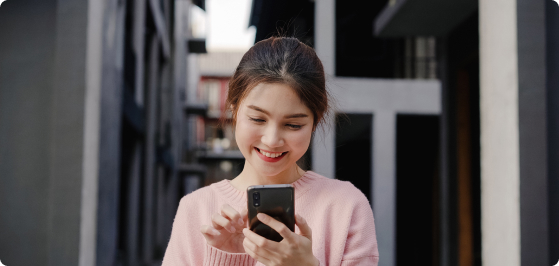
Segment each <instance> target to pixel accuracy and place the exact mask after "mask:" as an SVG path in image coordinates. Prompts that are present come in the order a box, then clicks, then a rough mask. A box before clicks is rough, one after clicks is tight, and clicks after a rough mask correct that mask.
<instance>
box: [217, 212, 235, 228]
mask: <svg viewBox="0 0 559 266" xmlns="http://www.w3.org/2000/svg"><path fill="white" fill-rule="evenodd" d="M212 225H213V226H214V228H216V229H217V230H224V229H225V230H227V231H228V232H229V233H235V232H236V231H237V229H235V227H234V226H233V225H232V224H231V221H229V220H228V219H226V218H225V217H223V216H221V215H219V214H217V213H214V215H212Z"/></svg>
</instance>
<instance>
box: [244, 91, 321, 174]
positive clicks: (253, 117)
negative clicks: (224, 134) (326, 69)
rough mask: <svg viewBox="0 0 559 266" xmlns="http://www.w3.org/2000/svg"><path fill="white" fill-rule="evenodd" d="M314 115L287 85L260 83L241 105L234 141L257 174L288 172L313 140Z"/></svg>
mask: <svg viewBox="0 0 559 266" xmlns="http://www.w3.org/2000/svg"><path fill="white" fill-rule="evenodd" d="M312 131H313V115H312V112H311V110H309V108H308V107H307V106H305V105H304V104H303V103H302V102H301V100H300V99H299V97H298V96H297V94H296V93H295V91H293V89H291V87H289V86H287V85H285V84H279V83H272V84H268V83H260V84H258V85H257V86H256V87H254V88H253V89H252V90H251V91H250V93H249V94H248V95H247V97H246V98H245V99H244V100H243V101H242V102H241V105H240V107H239V111H238V113H237V123H236V130H235V138H236V140H237V145H238V146H239V149H240V150H241V152H242V153H243V155H244V157H245V159H246V162H245V164H247V163H248V165H245V167H247V166H248V167H251V168H252V170H254V171H255V172H256V173H257V174H259V175H263V176H268V177H272V176H277V175H279V174H282V173H289V172H287V171H288V170H290V169H291V170H292V168H293V167H296V162H297V160H299V158H301V157H302V156H303V154H305V152H306V151H307V149H308V147H309V143H310V141H311V135H312Z"/></svg>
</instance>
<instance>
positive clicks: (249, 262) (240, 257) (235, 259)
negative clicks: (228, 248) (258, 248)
mask: <svg viewBox="0 0 559 266" xmlns="http://www.w3.org/2000/svg"><path fill="white" fill-rule="evenodd" d="M254 264H256V260H254V259H253V258H252V257H251V256H250V255H248V254H246V253H229V252H225V251H223V250H220V249H217V248H214V247H212V246H210V245H208V244H206V256H205V257H204V266H220V265H231V266H253V265H254Z"/></svg>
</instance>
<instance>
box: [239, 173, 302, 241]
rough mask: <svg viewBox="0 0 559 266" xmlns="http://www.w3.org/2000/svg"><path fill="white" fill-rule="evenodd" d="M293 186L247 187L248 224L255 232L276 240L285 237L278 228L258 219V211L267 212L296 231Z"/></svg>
mask: <svg viewBox="0 0 559 266" xmlns="http://www.w3.org/2000/svg"><path fill="white" fill-rule="evenodd" d="M294 198H295V197H294V190H293V186H292V185H289V184H286V185H260V186H250V187H248V188H247V203H248V225H249V228H250V230H252V231H253V232H255V233H257V234H259V235H261V236H263V237H265V238H267V239H270V240H273V241H276V242H280V241H281V240H282V239H283V237H282V236H281V235H280V234H279V233H278V232H276V230H274V229H272V228H271V227H269V226H267V225H265V224H263V223H262V222H260V220H258V218H257V217H256V215H257V214H258V213H265V214H268V215H270V217H272V218H274V219H276V220H278V221H280V222H282V223H283V224H285V225H286V226H287V227H288V228H289V229H290V230H291V231H295V202H294Z"/></svg>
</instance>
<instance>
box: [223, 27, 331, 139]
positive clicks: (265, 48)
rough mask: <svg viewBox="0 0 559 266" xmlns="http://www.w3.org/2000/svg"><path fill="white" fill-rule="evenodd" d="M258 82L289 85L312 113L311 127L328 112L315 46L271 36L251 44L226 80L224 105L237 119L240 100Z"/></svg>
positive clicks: (234, 120) (322, 68) (321, 71)
mask: <svg viewBox="0 0 559 266" xmlns="http://www.w3.org/2000/svg"><path fill="white" fill-rule="evenodd" d="M260 83H282V84H286V85H288V86H289V87H291V88H292V89H293V90H294V91H295V93H296V94H297V95H298V96H299V98H300V99H301V101H302V102H303V104H305V106H307V107H308V108H309V109H310V110H311V112H312V113H313V119H314V121H313V129H316V128H317V126H318V125H320V124H321V123H322V122H323V118H324V117H325V116H326V114H327V113H328V111H329V107H330V104H329V95H328V91H327V90H326V80H325V76H324V67H323V66H322V62H320V59H318V56H317V55H316V53H315V51H314V49H312V48H311V47H309V46H307V45H306V44H304V43H302V42H300V41H299V40H297V39H296V38H291V37H271V38H268V39H265V40H262V41H260V42H258V43H256V44H255V45H254V46H252V47H251V48H250V49H249V50H248V51H247V52H246V53H245V55H244V56H243V58H242V59H241V62H240V63H239V66H237V69H236V70H235V74H233V77H232V78H231V80H230V81H229V92H228V95H227V102H226V106H227V108H229V109H230V110H231V112H232V115H233V122H234V123H235V122H236V119H237V111H238V110H239V106H240V104H241V101H242V100H244V98H245V97H246V96H247V95H248V93H249V92H250V90H252V89H253V88H254V87H256V85H258V84H260Z"/></svg>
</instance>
